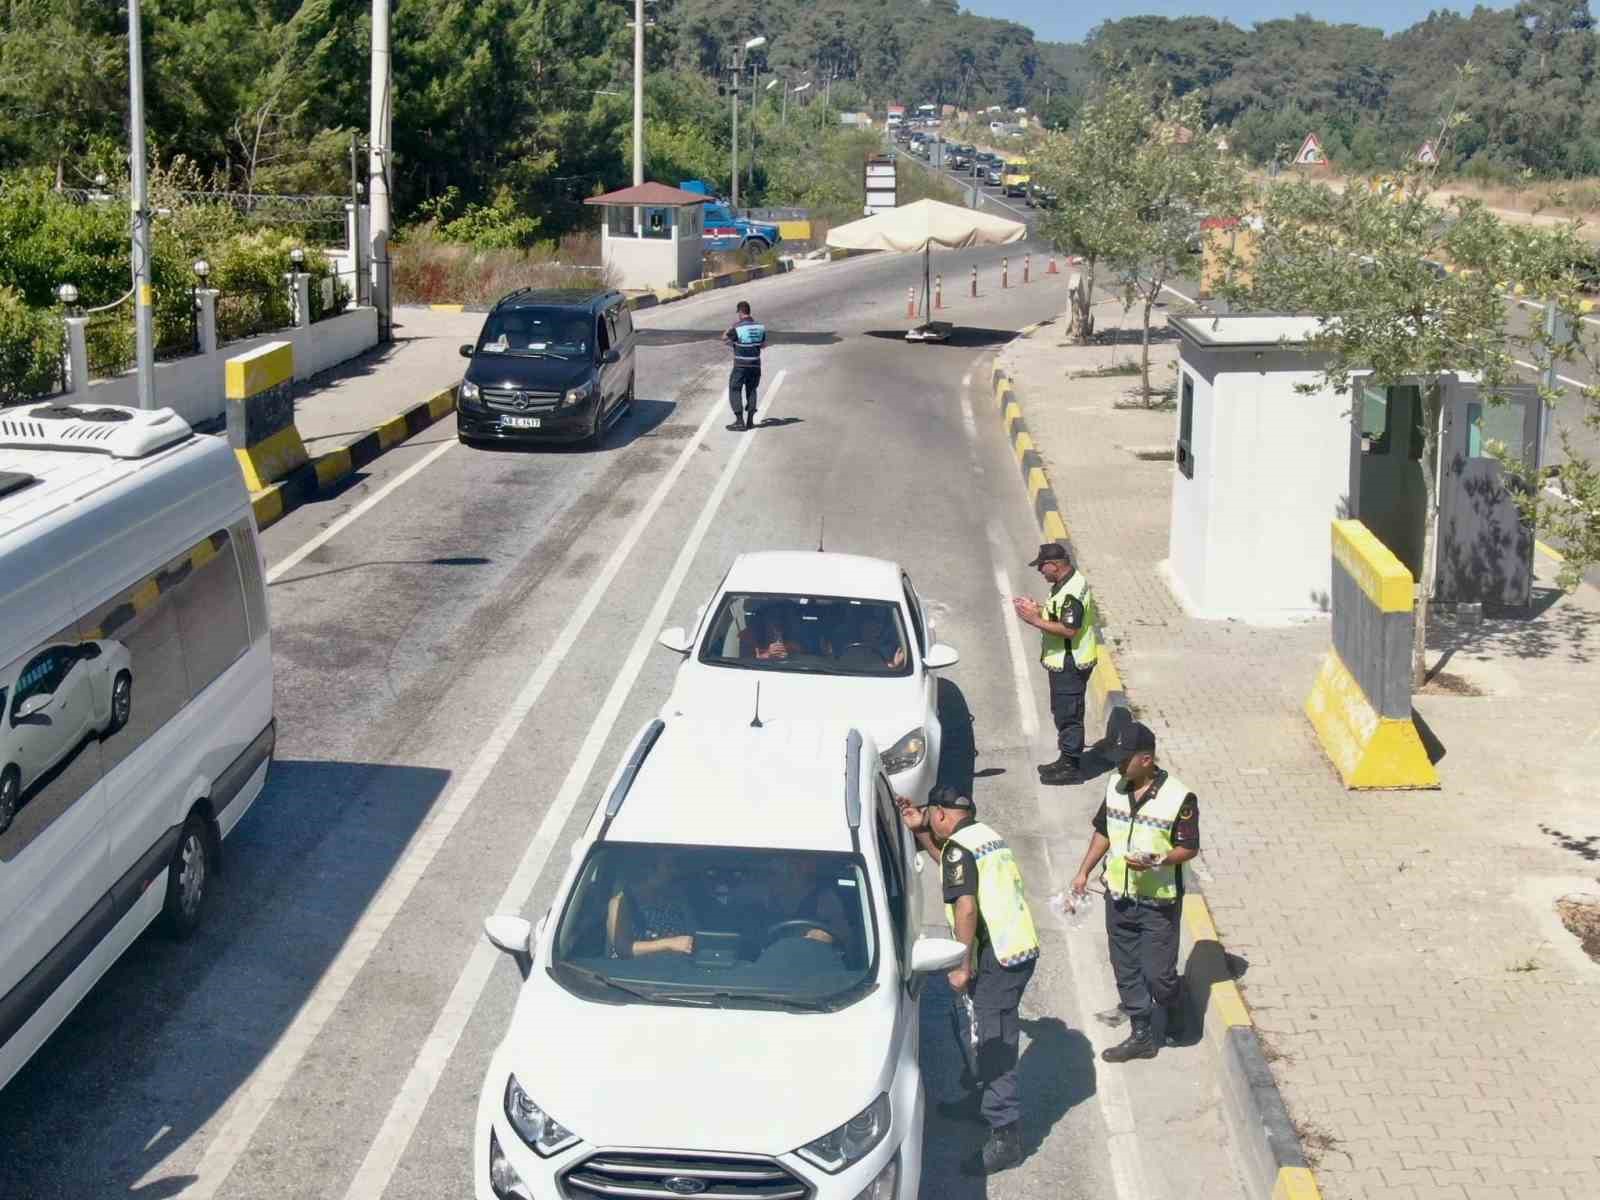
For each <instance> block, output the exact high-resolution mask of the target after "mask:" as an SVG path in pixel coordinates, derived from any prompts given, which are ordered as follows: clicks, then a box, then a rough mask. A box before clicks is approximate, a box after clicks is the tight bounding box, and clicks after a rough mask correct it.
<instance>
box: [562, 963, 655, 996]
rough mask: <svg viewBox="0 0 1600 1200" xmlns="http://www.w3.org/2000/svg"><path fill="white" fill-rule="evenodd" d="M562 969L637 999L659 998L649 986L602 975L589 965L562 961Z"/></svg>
mask: <svg viewBox="0 0 1600 1200" xmlns="http://www.w3.org/2000/svg"><path fill="white" fill-rule="evenodd" d="M561 969H562V970H563V971H571V972H572V973H573V974H574V975H576V976H578V978H580V979H586V980H588V981H589V982H590V983H595V984H599V985H600V986H601V987H603V988H608V989H610V990H611V991H615V992H622V993H623V994H624V995H628V996H632V997H633V998H634V999H636V1000H643V1001H645V1002H646V1003H648V1002H650V1001H653V1000H655V999H656V998H657V994H656V993H655V992H653V991H651V990H650V989H649V988H640V987H634V986H632V985H631V984H626V983H619V982H617V981H616V980H615V979H613V978H611V976H609V975H602V974H601V973H600V972H599V971H594V970H590V969H589V968H588V967H578V966H573V965H572V964H571V963H562V964H561Z"/></svg>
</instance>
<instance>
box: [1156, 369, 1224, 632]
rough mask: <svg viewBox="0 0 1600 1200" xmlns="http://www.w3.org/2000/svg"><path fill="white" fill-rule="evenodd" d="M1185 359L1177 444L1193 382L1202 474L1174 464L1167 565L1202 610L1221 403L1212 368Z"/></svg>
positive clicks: (1194, 437) (1188, 600) (1184, 593)
mask: <svg viewBox="0 0 1600 1200" xmlns="http://www.w3.org/2000/svg"><path fill="white" fill-rule="evenodd" d="M1184 353H1185V356H1186V357H1185V358H1183V359H1181V360H1180V361H1179V366H1178V369H1179V372H1180V373H1179V376H1178V398H1179V407H1178V412H1177V413H1175V414H1174V415H1173V422H1172V443H1173V445H1174V446H1176V445H1177V443H1178V422H1179V420H1180V419H1181V418H1182V413H1183V405H1182V399H1183V381H1184V377H1185V376H1187V377H1188V378H1189V379H1191V380H1192V381H1193V383H1194V424H1193V427H1192V429H1191V438H1192V440H1193V449H1194V455H1195V462H1196V464H1197V469H1196V471H1195V473H1194V477H1193V478H1190V477H1189V476H1187V475H1185V474H1184V473H1183V471H1182V470H1181V469H1180V468H1179V467H1178V466H1177V464H1176V462H1174V464H1173V471H1172V521H1171V523H1170V525H1169V527H1168V537H1169V539H1170V540H1169V542H1168V546H1167V562H1168V564H1169V569H1170V570H1171V572H1172V575H1173V576H1174V578H1175V579H1176V581H1177V582H1178V584H1179V588H1180V591H1181V592H1182V597H1181V598H1182V599H1184V600H1185V602H1186V604H1194V605H1197V604H1198V601H1197V600H1196V599H1195V597H1197V596H1202V595H1204V594H1205V590H1206V563H1207V555H1206V538H1207V536H1208V531H1209V530H1210V527H1211V472H1210V470H1209V467H1210V465H1211V456H1212V444H1213V441H1214V437H1213V434H1212V426H1213V422H1214V415H1213V414H1214V411H1215V397H1214V396H1213V394H1212V390H1211V381H1210V380H1209V379H1208V378H1206V376H1205V375H1204V374H1202V373H1201V371H1202V369H1204V368H1205V367H1207V366H1209V365H1210V364H1209V363H1206V362H1205V361H1204V360H1203V359H1201V360H1200V361H1192V360H1191V358H1190V357H1188V355H1189V349H1188V347H1187V346H1185V347H1184Z"/></svg>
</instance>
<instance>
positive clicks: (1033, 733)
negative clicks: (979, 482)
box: [987, 521, 1039, 746]
mask: <svg viewBox="0 0 1600 1200" xmlns="http://www.w3.org/2000/svg"><path fill="white" fill-rule="evenodd" d="M987 532H988V535H989V557H990V560H991V561H992V562H993V564H994V586H995V590H996V591H997V592H999V593H1000V624H1001V625H1002V626H1004V628H1005V631H1006V653H1007V654H1008V655H1009V657H1010V659H1011V682H1012V683H1013V684H1014V685H1015V687H1016V689H1017V711H1018V712H1019V713H1021V714H1022V733H1023V736H1024V737H1026V738H1027V739H1028V743H1029V745H1030V746H1031V745H1032V744H1033V739H1034V738H1036V737H1038V736H1039V705H1038V702H1037V701H1035V700H1034V698H1033V683H1032V681H1031V680H1030V679H1029V677H1028V659H1027V656H1026V655H1025V654H1023V652H1022V634H1021V632H1020V631H1019V630H1018V629H1017V614H1016V613H1015V612H1013V611H1012V608H1011V597H1013V596H1015V595H1016V593H1015V592H1013V591H1012V590H1011V576H1010V574H1008V573H1007V571H1006V569H1005V566H1004V565H1003V563H1004V560H1005V557H1006V553H1005V540H1004V539H1003V538H1002V537H1001V536H1000V526H998V525H996V524H995V523H994V522H992V521H991V522H990V523H989V527H988V531H987Z"/></svg>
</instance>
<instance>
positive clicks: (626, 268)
mask: <svg viewBox="0 0 1600 1200" xmlns="http://www.w3.org/2000/svg"><path fill="white" fill-rule="evenodd" d="M600 259H601V261H602V262H603V263H605V265H606V266H608V267H610V268H611V270H612V271H614V272H615V275H614V278H615V279H616V281H617V286H618V287H619V288H627V289H630V290H633V289H640V288H644V289H649V288H664V287H667V286H669V285H670V284H671V283H672V282H673V281H674V280H677V279H679V275H678V272H679V270H680V267H679V264H678V243H677V242H676V241H674V240H673V239H671V238H628V237H619V238H614V237H612V236H611V234H610V232H609V230H608V231H606V232H605V233H604V234H603V235H602V238H601V243H600ZM696 277H697V278H698V273H697V275H696Z"/></svg>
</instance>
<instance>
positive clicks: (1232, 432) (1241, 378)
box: [1170, 346, 1350, 623]
mask: <svg viewBox="0 0 1600 1200" xmlns="http://www.w3.org/2000/svg"><path fill="white" fill-rule="evenodd" d="M1189 352H1190V351H1189V347H1187V346H1185V355H1186V356H1188V355H1189ZM1211 359H1212V361H1211V362H1210V363H1209V364H1207V365H1208V366H1210V367H1212V368H1213V369H1214V372H1215V373H1214V374H1213V376H1212V379H1211V383H1210V385H1209V387H1208V388H1207V389H1206V391H1207V392H1208V393H1209V394H1208V395H1207V396H1206V400H1205V402H1204V404H1202V401H1201V387H1200V385H1201V384H1202V383H1203V382H1204V379H1203V377H1201V376H1200V375H1199V373H1198V372H1197V373H1196V374H1197V378H1196V389H1195V403H1196V412H1195V425H1194V441H1195V448H1194V449H1195V478H1194V480H1193V481H1192V482H1191V481H1189V480H1186V479H1184V478H1183V476H1182V474H1181V473H1179V474H1178V475H1177V476H1176V479H1175V482H1174V488H1173V521H1172V546H1171V558H1170V564H1171V571H1172V574H1173V576H1174V578H1175V580H1176V581H1177V583H1178V584H1179V586H1180V598H1182V599H1183V600H1184V601H1185V603H1186V604H1187V605H1188V606H1189V607H1190V608H1191V610H1192V611H1193V612H1194V613H1195V615H1197V616H1201V617H1205V618H1211V619H1221V618H1234V619H1238V620H1245V621H1256V622H1263V623H1274V622H1278V621H1282V620H1286V619H1293V618H1295V617H1302V616H1309V615H1313V614H1317V613H1320V612H1325V611H1326V609H1327V597H1328V592H1329V588H1330V586H1331V567H1330V563H1329V557H1330V551H1329V542H1328V538H1329V533H1328V530H1329V522H1331V521H1332V520H1334V519H1335V518H1336V517H1340V516H1343V515H1346V514H1347V511H1348V504H1349V495H1348V492H1349V483H1350V402H1349V399H1348V397H1345V396H1341V395H1338V394H1336V393H1334V392H1332V391H1331V390H1328V389H1326V388H1324V387H1322V386H1321V374H1320V372H1318V371H1315V370H1306V369H1296V368H1304V367H1305V366H1306V358H1305V356H1304V355H1301V354H1298V353H1296V352H1294V351H1264V352H1261V357H1260V358H1257V357H1255V353H1254V352H1249V351H1226V352H1213V353H1212V354H1211ZM1303 385H1312V386H1314V387H1316V389H1317V390H1315V391H1314V392H1312V393H1311V394H1309V395H1303V394H1301V393H1299V392H1297V391H1296V390H1295V389H1296V387H1297V386H1303ZM1202 414H1204V416H1203V415H1202ZM1180 484H1181V485H1185V486H1182V487H1180ZM1180 510H1182V511H1180Z"/></svg>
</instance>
